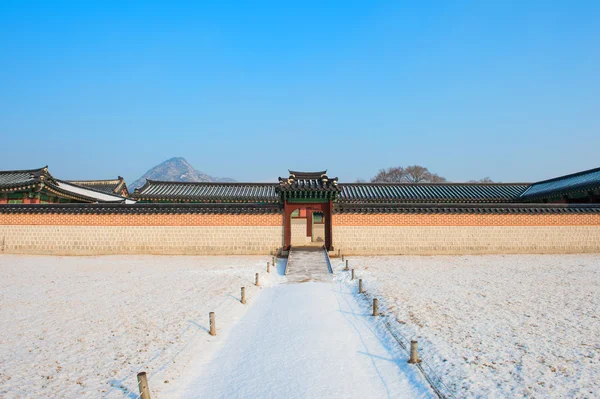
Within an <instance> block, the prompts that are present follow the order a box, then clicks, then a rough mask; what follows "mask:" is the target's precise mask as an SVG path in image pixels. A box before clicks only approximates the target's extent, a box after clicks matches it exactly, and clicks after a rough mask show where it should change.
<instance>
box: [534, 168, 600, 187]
mask: <svg viewBox="0 0 600 399" xmlns="http://www.w3.org/2000/svg"><path fill="white" fill-rule="evenodd" d="M598 171H600V167H597V168H592V169H588V170H582V171H581V172H575V173H570V174H568V175H563V176H558V177H553V178H552V179H547V180H540V181H536V182H535V183H531V185H532V186H534V185H536V184H542V183H549V182H551V181H557V180H562V179H566V178H569V177H576V176H581V175H585V174H588V173H593V172H598Z"/></svg>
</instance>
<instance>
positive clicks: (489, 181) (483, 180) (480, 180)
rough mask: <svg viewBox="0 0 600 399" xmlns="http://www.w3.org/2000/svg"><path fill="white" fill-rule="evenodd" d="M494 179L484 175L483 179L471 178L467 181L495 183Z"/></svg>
mask: <svg viewBox="0 0 600 399" xmlns="http://www.w3.org/2000/svg"><path fill="white" fill-rule="evenodd" d="M493 182H494V181H493V180H492V179H490V178H489V177H484V178H483V179H479V180H469V181H468V182H467V183H493Z"/></svg>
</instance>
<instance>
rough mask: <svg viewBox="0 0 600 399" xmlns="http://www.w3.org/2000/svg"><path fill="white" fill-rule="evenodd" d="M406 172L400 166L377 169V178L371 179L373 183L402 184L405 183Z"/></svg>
mask: <svg viewBox="0 0 600 399" xmlns="http://www.w3.org/2000/svg"><path fill="white" fill-rule="evenodd" d="M405 175H406V172H405V171H404V168H403V167H402V166H397V167H392V168H387V169H379V173H377V176H375V177H373V178H372V179H371V182H373V183H402V182H403V181H406V178H405Z"/></svg>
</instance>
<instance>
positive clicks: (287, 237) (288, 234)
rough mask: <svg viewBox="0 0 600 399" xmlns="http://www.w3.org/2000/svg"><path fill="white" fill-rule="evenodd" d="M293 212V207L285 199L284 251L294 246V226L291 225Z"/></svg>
mask: <svg viewBox="0 0 600 399" xmlns="http://www.w3.org/2000/svg"><path fill="white" fill-rule="evenodd" d="M292 212H293V210H292V208H291V207H290V205H289V204H288V203H287V201H285V202H284V203H283V250H284V251H289V249H290V247H291V246H292V226H291V219H292Z"/></svg>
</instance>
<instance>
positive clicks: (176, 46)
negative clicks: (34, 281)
mask: <svg viewBox="0 0 600 399" xmlns="http://www.w3.org/2000/svg"><path fill="white" fill-rule="evenodd" d="M210 3H212V4H209V2H208V1H206V2H205V1H194V2H192V1H189V2H176V1H152V2H151V1H145V2H131V1H124V0H123V1H97V2H93V1H73V2H63V1H50V0H48V1H40V2H33V1H23V0H19V1H11V0H4V1H2V2H0V135H1V140H0V169H2V170H5V169H23V168H35V167H39V166H43V165H46V164H48V165H49V166H50V171H51V173H53V174H54V175H55V176H58V177H60V178H65V179H84V178H89V179H92V178H97V179H98V178H112V177H115V176H117V175H122V176H124V177H125V178H126V179H127V180H128V181H133V180H134V179H136V178H138V177H139V176H140V175H141V174H142V173H144V172H145V171H146V170H147V169H149V168H150V167H152V166H154V165H156V164H158V163H160V162H162V161H164V160H166V159H167V158H170V157H173V156H183V157H185V158H186V159H187V160H188V161H189V162H190V163H191V164H192V165H194V166H195V167H196V168H197V169H199V170H201V171H204V172H206V173H208V174H211V175H217V176H227V177H232V178H235V179H237V180H239V181H264V180H270V179H274V178H276V177H277V176H279V175H282V176H283V175H285V174H286V170H287V169H288V168H290V169H301V170H320V169H325V168H327V169H329V172H330V175H334V176H339V177H340V179H342V180H344V181H352V180H354V179H356V178H358V177H361V178H369V177H371V176H373V175H375V174H376V172H377V170H378V169H379V168H383V167H388V166H395V165H408V164H415V163H416V164H422V165H424V166H427V167H429V169H430V170H431V171H433V172H437V173H438V174H440V175H442V176H445V177H447V178H448V179H449V180H453V181H465V180H469V179H477V178H482V177H485V176H490V177H491V178H492V179H494V180H496V181H505V182H508V181H534V180H540V179H544V178H549V177H554V176H557V175H561V174H565V173H569V172H574V171H578V170H582V169H589V168H593V167H598V166H600V157H599V156H598V149H599V148H600V22H599V21H600V2H599V1H484V0H482V1H440V2H435V1H414V2H404V1H389V2H378V1H361V2H354V1H348V0H346V1H315V2H312V1H298V2H292V1H277V2H275V1H273V2H264V1H244V2H242V1H240V2H228V1H213V2H210Z"/></svg>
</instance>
